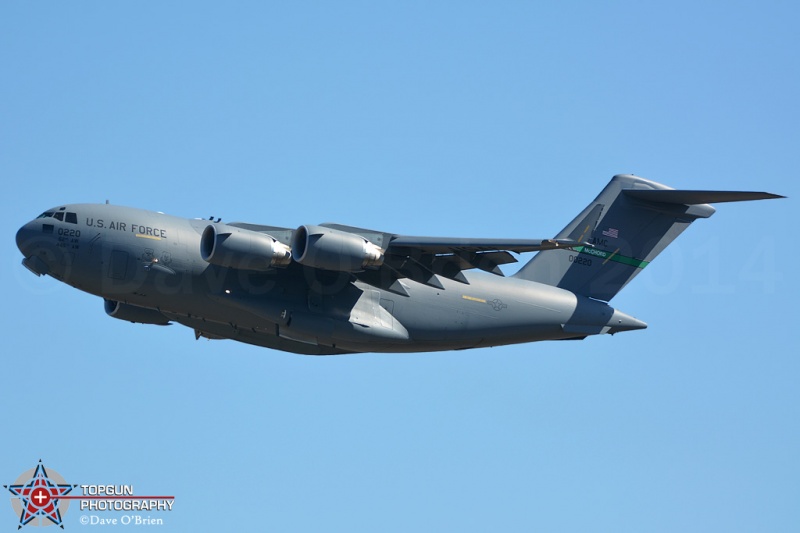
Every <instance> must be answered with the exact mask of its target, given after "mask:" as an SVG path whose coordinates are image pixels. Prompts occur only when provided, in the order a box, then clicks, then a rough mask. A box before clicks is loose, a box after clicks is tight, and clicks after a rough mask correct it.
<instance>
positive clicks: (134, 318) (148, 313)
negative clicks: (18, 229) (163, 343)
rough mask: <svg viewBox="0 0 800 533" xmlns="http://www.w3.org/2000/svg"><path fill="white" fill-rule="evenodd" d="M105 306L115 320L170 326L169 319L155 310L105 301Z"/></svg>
mask: <svg viewBox="0 0 800 533" xmlns="http://www.w3.org/2000/svg"><path fill="white" fill-rule="evenodd" d="M103 305H104V307H105V309H106V314H107V315H108V316H110V317H113V318H118V319H120V320H127V321H128V322H138V323H139V324H155V325H156V326H168V325H169V319H168V318H167V317H165V316H164V315H162V314H161V313H160V312H159V311H157V310H155V309H148V308H146V307H139V306H138V305H131V304H125V303H122V302H117V301H114V300H105V301H104V302H103Z"/></svg>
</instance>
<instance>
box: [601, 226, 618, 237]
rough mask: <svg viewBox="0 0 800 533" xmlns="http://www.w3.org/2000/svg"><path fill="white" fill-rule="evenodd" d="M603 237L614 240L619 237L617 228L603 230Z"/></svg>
mask: <svg viewBox="0 0 800 533" xmlns="http://www.w3.org/2000/svg"><path fill="white" fill-rule="evenodd" d="M603 235H605V236H606V237H611V238H612V239H616V238H618V237H619V230H618V229H617V228H608V229H604V230H603Z"/></svg>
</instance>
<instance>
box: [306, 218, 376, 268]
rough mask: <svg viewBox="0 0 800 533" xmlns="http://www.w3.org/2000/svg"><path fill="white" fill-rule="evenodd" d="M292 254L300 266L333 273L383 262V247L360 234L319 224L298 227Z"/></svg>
mask: <svg viewBox="0 0 800 533" xmlns="http://www.w3.org/2000/svg"><path fill="white" fill-rule="evenodd" d="M292 257H293V258H294V260H295V261H297V262H298V263H300V264H301V265H305V266H309V267H312V268H320V269H323V270H333V271H336V272H360V271H362V270H364V269H365V268H376V267H379V266H381V265H382V264H383V250H381V249H380V248H379V247H378V246H376V245H374V244H373V243H371V242H370V241H368V240H367V239H365V238H364V237H362V236H360V235H356V234H354V233H348V232H346V231H339V230H335V229H331V228H324V227H322V226H300V227H299V228H297V231H295V232H294V237H293V238H292Z"/></svg>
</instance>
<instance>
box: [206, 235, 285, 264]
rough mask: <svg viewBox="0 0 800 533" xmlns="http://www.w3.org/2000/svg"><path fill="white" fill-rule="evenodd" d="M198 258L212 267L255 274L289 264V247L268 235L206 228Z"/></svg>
mask: <svg viewBox="0 0 800 533" xmlns="http://www.w3.org/2000/svg"><path fill="white" fill-rule="evenodd" d="M200 256H201V257H202V258H203V261H208V262H209V263H211V264H213V265H219V266H222V267H227V268H238V269H242V270H258V271H264V270H269V269H270V268H272V267H276V266H286V265H288V264H289V263H291V261H292V251H291V250H290V249H289V247H288V246H286V245H285V244H283V243H282V242H280V241H278V240H277V239H275V238H274V237H272V236H271V235H267V234H266V233H259V232H257V231H250V230H246V229H242V228H237V227H234V226H228V225H227V224H209V225H208V226H207V227H206V229H204V230H203V235H202V236H201V237H200Z"/></svg>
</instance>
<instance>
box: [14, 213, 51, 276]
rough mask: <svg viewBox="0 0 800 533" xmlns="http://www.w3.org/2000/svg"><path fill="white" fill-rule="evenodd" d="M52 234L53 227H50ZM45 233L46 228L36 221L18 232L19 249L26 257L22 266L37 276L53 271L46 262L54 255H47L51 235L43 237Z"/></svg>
mask: <svg viewBox="0 0 800 533" xmlns="http://www.w3.org/2000/svg"><path fill="white" fill-rule="evenodd" d="M50 232H51V233H52V226H50ZM43 233H46V228H45V227H44V226H43V225H42V224H41V223H37V222H36V221H31V222H28V223H27V224H25V225H24V226H22V227H21V228H19V230H17V248H19V251H20V252H22V255H23V256H25V259H23V260H22V264H23V265H24V266H25V268H27V269H28V270H30V271H31V272H33V273H34V274H36V275H37V276H41V275H42V274H47V273H49V272H50V271H51V269H50V266H49V265H48V264H47V261H46V260H45V259H48V258H49V257H50V255H52V254H50V255H48V254H47V251H48V250H49V248H48V244H49V242H48V241H49V240H50V239H48V237H50V235H43ZM40 256H41V257H40ZM43 258H44V259H43Z"/></svg>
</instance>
